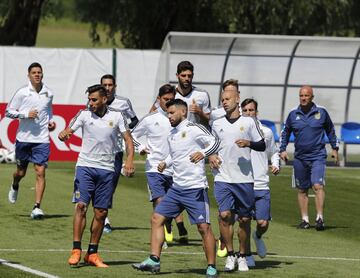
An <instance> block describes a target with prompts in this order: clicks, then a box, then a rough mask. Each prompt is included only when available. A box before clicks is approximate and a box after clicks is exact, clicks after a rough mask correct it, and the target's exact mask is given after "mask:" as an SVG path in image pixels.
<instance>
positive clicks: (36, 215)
mask: <svg viewBox="0 0 360 278" xmlns="http://www.w3.org/2000/svg"><path fill="white" fill-rule="evenodd" d="M44 215H45V214H44V212H43V211H42V209H39V208H34V209H33V210H32V212H31V214H30V217H31V218H32V219H42V218H43V217H44Z"/></svg>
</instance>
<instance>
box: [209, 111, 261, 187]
mask: <svg viewBox="0 0 360 278" xmlns="http://www.w3.org/2000/svg"><path fill="white" fill-rule="evenodd" d="M212 131H213V133H214V134H215V135H216V136H217V137H219V138H220V141H221V148H220V151H219V152H218V155H219V158H220V160H221V164H220V168H219V169H214V170H213V174H214V177H215V181H221V182H227V183H253V182H254V177H253V169H252V165H251V154H250V151H251V149H250V148H248V147H246V148H239V147H238V146H237V145H236V144H235V141H236V140H238V139H246V140H249V141H254V142H257V141H260V140H261V139H263V136H262V132H261V130H260V127H259V124H258V122H257V120H256V119H254V118H252V117H246V116H241V117H240V118H238V119H237V120H236V121H235V122H234V123H230V122H229V121H228V120H227V119H226V117H225V116H224V117H221V118H219V119H217V120H215V121H214V122H213V124H212Z"/></svg>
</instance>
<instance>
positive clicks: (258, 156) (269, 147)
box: [251, 123, 280, 190]
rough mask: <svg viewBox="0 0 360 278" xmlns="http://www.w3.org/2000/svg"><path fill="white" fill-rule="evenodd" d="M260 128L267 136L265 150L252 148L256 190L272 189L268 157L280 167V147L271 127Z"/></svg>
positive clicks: (262, 126)
mask: <svg viewBox="0 0 360 278" xmlns="http://www.w3.org/2000/svg"><path fill="white" fill-rule="evenodd" d="M259 125H260V128H261V130H262V132H263V134H264V137H265V145H266V150H265V152H257V151H254V150H251V163H252V166H253V171H254V190H270V188H269V175H268V169H269V166H268V158H269V157H270V159H271V164H272V165H273V166H275V167H277V168H278V169H280V156H279V149H278V148H277V146H276V144H275V140H274V134H273V133H272V131H271V129H270V128H268V127H266V126H264V125H261V123H259Z"/></svg>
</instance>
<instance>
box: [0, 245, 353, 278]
mask: <svg viewBox="0 0 360 278" xmlns="http://www.w3.org/2000/svg"><path fill="white" fill-rule="evenodd" d="M0 252H69V253H70V252H71V250H70V249H0ZM100 252H103V253H128V254H130V253H132V254H148V253H149V251H144V250H106V249H105V250H100ZM162 254H170V255H204V253H203V252H180V251H163V252H162ZM267 257H272V258H287V259H309V260H331V261H335V260H339V261H352V262H360V258H336V257H307V256H285V255H267ZM0 261H1V260H0ZM51 277H56V276H51Z"/></svg>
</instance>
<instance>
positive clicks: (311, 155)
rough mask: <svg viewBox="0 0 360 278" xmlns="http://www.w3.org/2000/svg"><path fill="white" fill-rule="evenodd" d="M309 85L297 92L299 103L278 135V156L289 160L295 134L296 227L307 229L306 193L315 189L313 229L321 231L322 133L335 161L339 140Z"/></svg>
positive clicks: (322, 215)
mask: <svg viewBox="0 0 360 278" xmlns="http://www.w3.org/2000/svg"><path fill="white" fill-rule="evenodd" d="M313 99H314V92H313V89H312V87H310V86H303V87H301V88H300V91H299V100H300V105H299V106H298V107H296V108H294V109H293V110H291V111H290V113H289V115H288V117H287V119H286V121H285V124H284V127H283V130H282V131H281V138H280V157H281V159H283V160H284V161H287V160H288V159H289V157H288V154H287V152H286V146H287V145H288V142H289V138H290V135H291V132H293V133H294V136H295V153H294V164H293V167H294V178H295V186H296V187H297V189H298V203H299V207H300V213H301V218H302V219H301V223H300V224H299V225H298V229H309V228H310V223H309V214H308V203H309V199H308V192H309V189H310V188H312V189H313V191H314V192H315V206H316V213H317V215H316V220H315V228H316V230H317V231H323V230H324V229H325V225H324V202H325V190H324V186H325V166H326V157H327V153H326V148H325V140H324V134H325V133H326V135H327V137H328V138H329V142H330V145H331V148H332V157H333V158H334V160H335V164H338V162H339V155H338V150H339V140H338V139H337V137H336V134H335V128H334V124H333V122H332V121H331V118H330V116H329V113H328V112H327V111H326V109H325V108H324V107H321V106H318V105H316V104H315V103H314V102H313Z"/></svg>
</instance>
